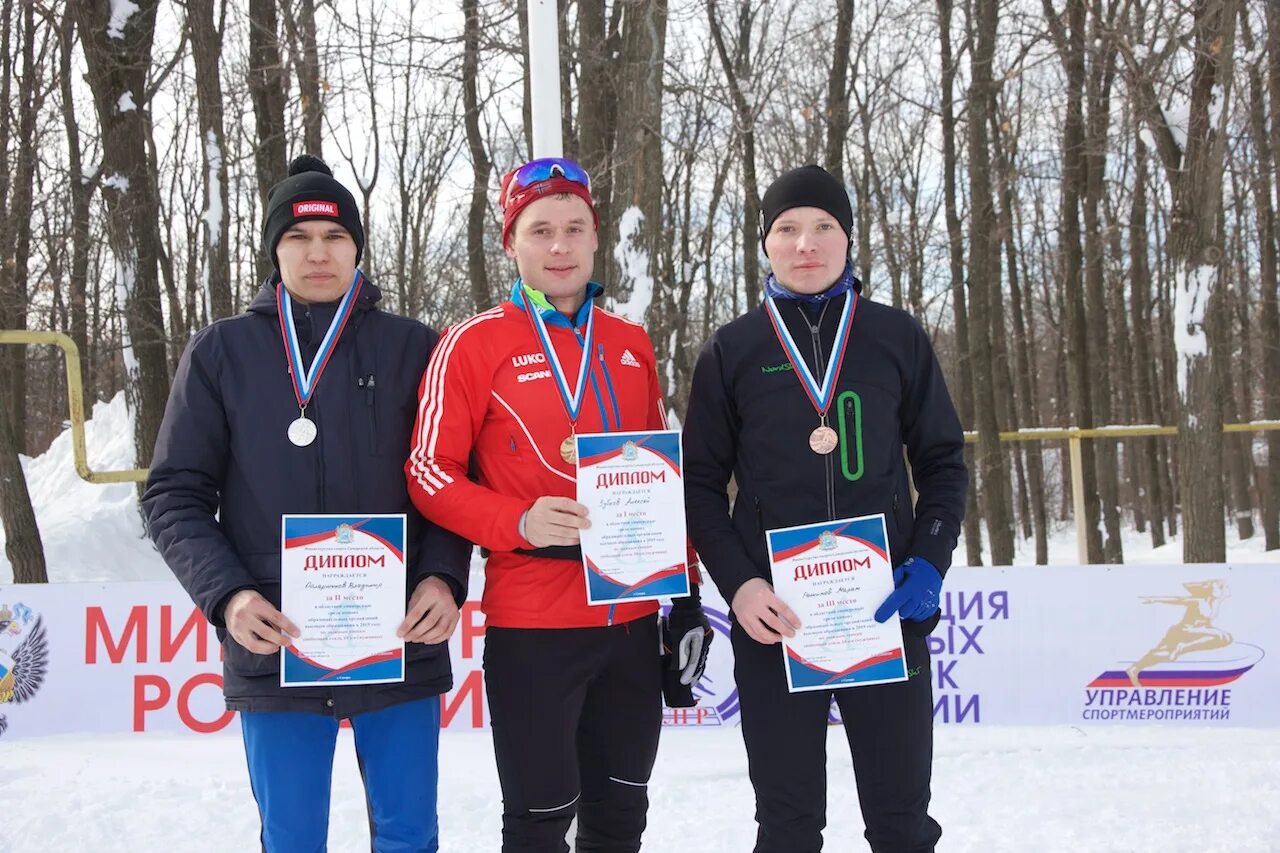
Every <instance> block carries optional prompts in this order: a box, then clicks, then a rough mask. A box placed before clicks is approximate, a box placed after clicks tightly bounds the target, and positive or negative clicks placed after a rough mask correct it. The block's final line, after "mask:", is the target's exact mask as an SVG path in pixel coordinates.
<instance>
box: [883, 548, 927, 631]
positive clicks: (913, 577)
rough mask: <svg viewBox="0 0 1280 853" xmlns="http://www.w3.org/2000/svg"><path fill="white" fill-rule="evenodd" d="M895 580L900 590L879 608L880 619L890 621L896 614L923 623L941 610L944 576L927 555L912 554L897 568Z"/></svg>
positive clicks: (894, 575)
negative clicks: (917, 555)
mask: <svg viewBox="0 0 1280 853" xmlns="http://www.w3.org/2000/svg"><path fill="white" fill-rule="evenodd" d="M893 583H894V586H896V587H897V589H895V590H894V591H893V592H891V593H889V597H888V598H886V599H885V600H884V604H881V605H880V609H879V610H877V611H876V621H877V622H887V621H889V617H890V616H892V615H893V614H894V613H897V614H898V615H899V616H901V617H902V618H903V619H910V620H911V621H912V622H923V621H924V620H926V619H928V618H929V617H930V616H932V615H933V614H934V611H936V610H937V609H938V593H940V592H942V575H941V573H939V572H938V570H937V569H936V568H934V566H933V563H930V562H929V561H928V560H926V559H924V558H923V557H908V558H907V560H906V562H905V563H903V564H902V565H901V566H898V568H896V569H894V570H893Z"/></svg>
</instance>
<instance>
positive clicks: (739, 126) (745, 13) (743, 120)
mask: <svg viewBox="0 0 1280 853" xmlns="http://www.w3.org/2000/svg"><path fill="white" fill-rule="evenodd" d="M753 18H754V13H753V11H752V4H751V2H750V0H741V2H740V4H739V6H738V31H737V44H736V47H735V54H734V56H733V57H732V58H730V56H729V51H728V49H727V48H726V47H725V40H724V35H723V34H722V32H721V25H720V13H719V12H718V11H717V9H716V0H707V21H708V22H709V23H710V26H711V38H712V40H713V41H714V42H715V46H716V53H717V54H718V55H719V57H720V64H721V66H723V68H724V76H725V79H726V80H727V81H728V83H729V94H730V97H731V99H732V101H733V112H734V125H735V130H736V131H737V139H738V145H739V150H740V153H741V156H742V193H743V197H744V200H745V202H744V210H743V217H742V267H743V269H742V277H743V284H744V287H745V290H746V296H747V310H751V309H753V308H755V307H756V306H757V305H759V304H760V293H761V285H762V284H763V283H762V282H761V280H760V261H759V259H758V257H757V253H756V248H755V247H756V246H757V245H758V243H759V239H760V184H759V181H758V180H757V179H756V127H755V125H756V120H755V113H754V112H753V110H752V108H751V105H750V104H749V103H747V97H746V94H745V92H744V91H743V85H744V84H745V82H746V80H745V79H744V78H745V77H746V76H747V72H748V69H749V68H750V67H751V24H752V20H753Z"/></svg>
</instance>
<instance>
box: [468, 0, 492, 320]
mask: <svg viewBox="0 0 1280 853" xmlns="http://www.w3.org/2000/svg"><path fill="white" fill-rule="evenodd" d="M462 16H463V29H462V44H463V47H462V103H463V108H464V110H465V116H464V120H465V123H466V126H467V149H468V150H469V151H470V152H471V204H470V207H469V208H468V210H467V277H468V279H469V280H470V282H471V302H472V304H473V306H474V307H475V310H476V311H483V310H485V309H486V308H488V307H489V303H490V302H491V301H492V299H493V297H492V291H491V290H490V288H489V273H488V270H487V269H486V268H485V264H484V220H485V216H486V215H487V214H488V212H489V174H490V172H492V170H493V164H492V163H491V162H490V161H489V154H488V152H487V151H485V147H484V135H483V134H482V133H481V132H480V107H481V105H480V94H479V86H478V81H477V79H476V78H477V77H478V76H479V69H480V4H479V2H478V0H462Z"/></svg>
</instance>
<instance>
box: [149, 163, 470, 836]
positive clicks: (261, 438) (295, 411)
mask: <svg viewBox="0 0 1280 853" xmlns="http://www.w3.org/2000/svg"><path fill="white" fill-rule="evenodd" d="M262 240H263V245H262V248H263V251H264V252H265V253H266V254H267V255H269V256H270V258H271V260H272V263H273V265H274V267H275V271H274V272H273V273H272V275H271V277H270V278H269V279H268V280H267V282H266V283H265V285H264V286H263V288H262V290H261V291H260V292H259V293H258V295H257V296H256V297H255V298H254V300H253V302H252V303H251V304H250V305H249V308H248V311H247V312H246V313H244V314H241V315H239V316H236V317H230V318H227V319H224V320H219V321H218V322H216V323H214V324H212V325H211V326H208V327H207V328H204V329H202V330H200V331H199V332H197V333H196V334H195V335H193V336H192V338H191V341H190V343H189V344H188V345H187V349H186V352H185V353H183V356H182V360H181V362H180V363H179V365H178V369H177V373H176V374H175V376H174V379H173V385H172V390H171V392H170V395H169V403H168V406H167V407H166V409H165V414H164V421H163V422H162V424H161V426H160V433H159V437H158V439H157V441H156V447H155V454H154V458H153V462H152V467H151V471H150V474H149V477H148V480H147V486H146V491H145V494H144V496H143V510H144V513H145V515H146V519H147V526H148V531H149V532H150V534H151V538H152V540H153V541H154V542H155V543H156V547H157V548H158V549H159V551H160V553H161V555H162V556H163V557H164V559H165V562H166V563H168V565H169V568H170V569H171V570H172V571H173V573H174V575H176V576H177V578H178V580H179V581H180V582H181V583H182V585H183V587H184V588H185V589H186V590H187V592H188V593H189V594H190V595H191V598H192V600H193V601H194V602H195V603H196V605H197V606H199V608H200V609H201V611H202V612H203V613H204V615H205V617H206V618H207V619H208V620H209V622H210V623H211V624H213V625H214V627H215V628H217V631H218V637H219V639H220V640H221V642H222V655H223V692H224V694H225V696H226V703H227V708H228V709H230V710H233V711H238V712H240V724H241V730H242V733H243V736H244V744H245V754H246V758H247V761H248V767H249V781H250V784H251V786H252V789H253V796H254V799H255V800H256V801H257V804H258V810H259V813H260V815H261V818H262V833H261V842H262V847H263V849H264V850H266V851H268V852H269V853H278V851H288V853H293V851H299V853H301V851H308V853H310V852H311V851H316V850H323V849H325V845H326V840H327V837H328V819H329V799H330V779H331V776H332V771H333V754H334V747H335V743H336V739H337V734H338V727H339V723H340V722H341V721H342V720H349V721H350V723H351V727H352V729H353V730H354V734H355V747H356V754H357V757H358V759H359V762H360V770H361V776H362V778H363V781H364V786H365V795H366V800H367V804H368V809H369V827H370V835H371V841H372V845H371V846H372V849H373V850H374V851H375V853H377V851H387V853H390V851H397V852H398V851H421V853H434V851H436V850H438V848H439V842H438V835H439V833H438V827H437V818H436V787H437V748H438V736H439V729H440V695H441V694H442V693H444V692H445V691H447V690H448V689H449V688H450V687H451V686H452V674H451V672H450V658H449V648H448V644H447V642H446V641H447V640H448V638H449V636H450V634H452V632H453V629H454V627H455V626H456V625H457V622H458V608H459V606H460V605H461V604H462V602H463V601H464V600H465V599H466V591H467V577H468V565H469V557H470V550H471V547H470V545H469V544H468V543H466V542H465V541H463V540H461V539H458V538H457V537H456V536H454V535H452V534H450V533H446V532H445V531H443V530H441V529H440V528H438V527H436V526H435V525H432V524H430V523H429V522H427V521H425V520H424V519H423V518H422V517H421V516H420V515H418V513H417V511H416V510H415V509H414V508H413V504H412V503H411V502H410V500H409V496H408V493H407V492H406V490H405V481H404V473H403V468H404V463H405V459H406V457H407V455H408V451H409V440H410V433H411V430H412V428H413V416H414V410H415V404H416V403H417V389H418V380H419V378H420V377H421V376H422V373H423V371H424V369H425V368H426V364H427V356H428V354H429V353H430V352H431V349H432V347H433V346H434V345H435V342H436V338H437V335H436V333H435V332H433V331H432V330H430V329H428V328H427V327H426V326H424V325H422V324H421V323H419V322H418V321H416V320H410V319H408V318H406V317H400V316H397V315H395V314H390V313H387V312H385V311H383V310H381V309H380V308H379V307H378V302H379V300H380V299H381V298H382V294H381V292H380V291H379V290H378V288H377V287H376V286H374V284H373V283H372V282H370V281H368V280H367V279H366V278H365V277H364V275H363V273H361V272H360V271H359V270H358V269H357V264H358V263H359V261H360V257H361V255H362V253H363V250H364V242H365V234H364V228H363V226H362V224H361V221H360V211H359V209H358V208H357V206H356V202H355V198H354V197H353V196H352V195H351V193H350V192H348V191H347V189H346V188H345V187H343V186H342V184H340V183H338V181H336V180H335V179H334V178H333V174H332V173H331V172H330V171H329V168H328V167H327V166H326V165H325V164H324V163H323V162H321V161H320V160H318V159H316V158H314V157H308V156H303V157H299V158H298V159H296V160H295V161H294V162H293V164H292V166H291V167H290V170H289V177H287V178H285V179H284V180H283V181H281V182H280V183H279V184H277V185H276V186H275V187H273V188H272V190H271V193H270V194H269V196H268V199H267V208H266V211H265V215H264V217H263V228H262ZM400 513H403V514H404V515H405V516H406V519H407V531H406V541H405V546H406V547H405V549H404V552H403V553H404V558H405V566H404V568H405V574H406V588H405V590H404V597H405V602H406V604H405V608H406V616H405V619H404V621H403V623H402V624H401V625H400V627H399V631H398V635H399V636H400V637H401V638H403V639H404V640H405V642H406V644H407V646H406V648H405V650H404V655H403V660H404V670H403V672H404V680H403V681H399V682H393V683H385V684H374V683H359V684H354V683H353V684H347V685H342V684H340V683H336V682H338V681H340V679H335V680H334V681H333V682H325V683H326V684H332V685H333V686H298V687H293V686H290V687H284V686H282V679H281V672H280V661H281V650H282V649H283V648H286V647H288V646H290V644H291V643H292V641H293V638H295V637H298V636H299V630H298V627H297V625H296V624H295V622H294V621H293V620H292V619H291V618H290V616H289V614H288V613H287V612H281V607H282V603H281V577H282V568H281V550H282V548H281V538H282V535H281V518H282V516H284V515H286V514H289V515H329V514H344V515H345V514H360V515H361V516H365V515H368V516H373V515H384V514H400ZM339 541H340V540H339ZM284 606H285V607H287V606H288V605H287V603H286V604H285V605H284Z"/></svg>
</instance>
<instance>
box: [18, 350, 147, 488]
mask: <svg viewBox="0 0 1280 853" xmlns="http://www.w3.org/2000/svg"><path fill="white" fill-rule="evenodd" d="M0 344H21V345H24V346H25V345H29V344H46V345H49V346H55V347H60V348H61V349H62V352H63V354H64V356H65V361H66V363H67V409H68V410H69V412H70V420H71V449H72V452H73V454H74V455H75V465H76V473H77V474H79V475H80V478H81V479H83V480H87V481H89V482H90V483H137V482H141V481H142V480H145V479H147V469H145V468H129V469H126V470H124V471H94V470H93V469H92V468H90V467H89V456H88V454H87V453H86V452H85V446H84V402H83V401H84V379H83V377H81V375H80V348H79V347H77V346H76V342H75V341H73V340H71V338H69V337H67V336H66V335H64V334H62V333H61V332H31V331H21V332H16V331H0Z"/></svg>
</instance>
